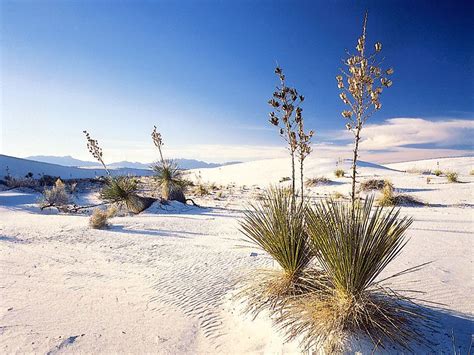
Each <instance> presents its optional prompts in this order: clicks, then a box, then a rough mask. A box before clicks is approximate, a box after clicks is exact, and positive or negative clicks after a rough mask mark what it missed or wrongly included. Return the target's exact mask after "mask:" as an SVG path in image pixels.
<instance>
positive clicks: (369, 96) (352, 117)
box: [336, 13, 393, 206]
mask: <svg viewBox="0 0 474 355" xmlns="http://www.w3.org/2000/svg"><path fill="white" fill-rule="evenodd" d="M366 28H367V13H366V15H365V18H364V24H363V28H362V35H361V36H360V37H359V39H358V41H357V46H356V50H357V54H354V55H352V54H350V53H349V52H347V54H348V56H349V57H348V58H347V59H346V60H345V62H344V63H345V65H346V67H347V68H348V69H347V70H345V69H342V68H341V69H340V70H341V74H342V75H338V76H336V80H337V86H338V88H339V89H340V90H341V93H340V95H339V97H340V98H341V100H342V102H343V103H344V104H345V105H347V106H348V109H346V110H344V111H342V116H343V117H344V118H345V119H347V121H348V122H347V123H346V128H347V129H348V130H350V131H351V132H352V133H353V134H354V157H353V164H352V193H351V198H352V204H353V206H354V203H355V199H356V196H355V193H356V191H355V183H356V173H357V170H356V169H357V158H358V149H359V141H360V131H361V129H362V126H363V125H364V123H365V122H366V121H367V119H368V118H369V117H370V116H372V114H373V113H374V112H375V111H377V110H380V108H381V107H382V104H381V103H380V95H381V94H382V91H383V89H384V88H388V87H390V86H392V81H391V80H390V79H388V77H389V76H390V75H392V74H393V69H392V68H389V69H387V70H385V71H382V69H381V67H380V66H381V60H379V57H378V55H379V53H380V52H381V50H382V44H381V43H380V42H377V43H376V44H375V50H374V52H373V53H372V54H370V55H367V53H366ZM344 77H345V79H346V80H345V81H344Z"/></svg>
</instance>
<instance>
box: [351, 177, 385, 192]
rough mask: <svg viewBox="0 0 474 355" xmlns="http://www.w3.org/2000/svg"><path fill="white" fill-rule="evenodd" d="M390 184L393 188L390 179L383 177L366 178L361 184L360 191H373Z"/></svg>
mask: <svg viewBox="0 0 474 355" xmlns="http://www.w3.org/2000/svg"><path fill="white" fill-rule="evenodd" d="M387 185H390V186H391V187H392V189H393V185H392V183H391V182H390V181H388V180H382V179H369V180H365V181H363V182H362V183H361V184H360V188H359V189H360V191H373V190H382V189H383V188H384V187H385V186H387Z"/></svg>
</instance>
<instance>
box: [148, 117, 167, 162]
mask: <svg viewBox="0 0 474 355" xmlns="http://www.w3.org/2000/svg"><path fill="white" fill-rule="evenodd" d="M151 138H152V139H153V143H154V144H155V146H156V147H157V148H158V151H159V152H160V159H161V163H162V164H163V165H164V164H165V160H164V159H163V153H162V151H161V146H162V145H163V138H162V137H161V133H160V132H158V131H157V130H156V126H153V131H152V132H151Z"/></svg>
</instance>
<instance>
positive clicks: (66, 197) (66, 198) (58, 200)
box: [40, 179, 71, 209]
mask: <svg viewBox="0 0 474 355" xmlns="http://www.w3.org/2000/svg"><path fill="white" fill-rule="evenodd" d="M70 203H71V195H70V194H69V193H68V192H67V190H66V185H65V184H64V183H63V182H62V181H61V179H57V180H56V182H55V184H54V186H53V187H51V188H45V189H44V190H43V196H42V198H41V199H40V206H41V208H42V209H43V208H46V207H62V206H66V205H68V204H70Z"/></svg>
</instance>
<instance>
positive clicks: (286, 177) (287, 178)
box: [278, 176, 291, 183]
mask: <svg viewBox="0 0 474 355" xmlns="http://www.w3.org/2000/svg"><path fill="white" fill-rule="evenodd" d="M286 181H291V178H290V177H289V176H283V177H282V178H280V180H279V181H278V182H279V183H282V182H286Z"/></svg>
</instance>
